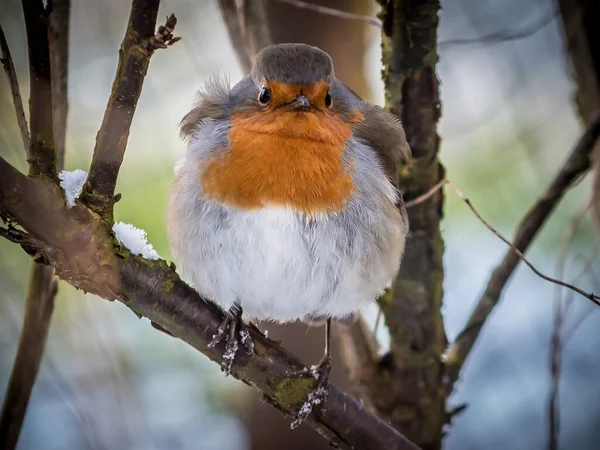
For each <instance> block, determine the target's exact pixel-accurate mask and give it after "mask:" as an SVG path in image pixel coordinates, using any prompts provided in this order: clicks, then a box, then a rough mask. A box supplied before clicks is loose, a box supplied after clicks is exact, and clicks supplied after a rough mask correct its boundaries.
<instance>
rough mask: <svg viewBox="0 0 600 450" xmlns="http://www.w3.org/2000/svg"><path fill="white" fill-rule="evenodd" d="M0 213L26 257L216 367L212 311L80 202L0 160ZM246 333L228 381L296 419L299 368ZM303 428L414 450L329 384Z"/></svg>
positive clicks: (301, 388)
mask: <svg viewBox="0 0 600 450" xmlns="http://www.w3.org/2000/svg"><path fill="white" fill-rule="evenodd" d="M0 214H1V215H2V216H3V217H5V218H8V219H10V220H11V221H12V222H14V223H16V224H18V225H20V226H21V227H22V228H23V230H24V232H20V231H18V230H13V231H12V232H11V231H10V230H6V229H4V231H3V232H2V233H0V235H3V236H4V237H7V238H9V239H10V240H12V241H14V242H17V243H19V244H20V245H22V246H23V247H24V248H26V249H27V250H28V252H29V253H32V252H36V253H38V254H39V255H40V259H41V260H42V261H44V262H46V263H47V264H50V265H52V266H53V267H54V268H55V270H56V273H57V275H58V276H59V277H60V278H62V279H63V280H65V281H67V282H68V283H69V284H71V285H73V286H75V287H77V288H79V289H83V290H85V291H86V292H90V293H93V294H96V295H99V296H101V297H103V298H105V299H108V300H115V299H117V300H119V301H121V302H123V303H124V304H125V305H127V306H128V307H129V308H131V309H132V310H133V311H134V312H136V313H137V314H138V315H140V316H143V317H146V318H148V319H150V320H151V321H152V322H155V323H156V324H158V325H159V326H160V327H161V328H164V329H165V330H167V331H168V332H169V333H171V334H173V335H174V336H176V337H179V338H180V339H182V340H184V341H185V342H187V343H188V344H190V345H192V346H193V347H194V348H196V349H197V350H199V351H200V352H202V353H204V354H205V355H206V356H208V357H209V358H210V359H211V360H213V361H215V362H217V363H220V361H221V360H222V356H223V352H224V346H223V345H218V346H216V347H215V348H210V347H209V346H208V343H209V342H210V341H211V340H212V336H213V335H214V334H215V333H216V332H217V328H218V326H219V324H220V323H221V321H222V318H223V313H222V311H221V310H220V309H219V308H218V306H216V305H215V304H213V303H211V302H208V301H206V300H204V299H202V298H201V297H200V296H199V295H198V293H197V292H196V291H194V290H193V289H192V288H190V287H189V286H188V285H186V284H185V283H183V282H182V281H181V279H180V278H179V276H178V275H177V274H176V273H175V271H174V270H173V269H172V268H171V267H170V266H169V265H168V264H167V262H166V261H163V260H159V261H148V260H145V259H143V258H140V257H138V256H134V255H132V254H131V253H130V252H129V251H128V250H127V249H125V248H123V247H122V246H120V245H119V244H118V243H117V241H116V240H115V238H114V236H113V234H112V232H111V229H110V225H109V224H108V223H107V222H106V221H105V220H104V218H102V217H101V216H99V215H98V214H97V213H95V212H94V211H93V210H91V209H89V208H88V207H87V206H86V205H85V204H84V203H83V202H77V204H76V205H75V207H73V208H71V209H68V208H65V206H64V198H63V196H62V193H61V190H60V188H59V187H58V186H57V185H56V184H55V183H52V182H49V181H47V180H42V179H36V178H29V177H26V176H24V175H23V174H21V173H19V172H18V171H17V170H16V169H14V168H13V167H12V166H10V164H8V163H7V162H6V161H5V160H4V159H2V158H0ZM251 333H252V338H253V339H254V343H255V354H254V355H252V356H247V355H246V354H244V353H238V355H237V356H236V360H235V362H234V364H233V369H232V375H233V376H234V377H235V378H237V379H240V380H242V381H243V382H244V383H246V384H248V385H249V386H252V387H255V388H256V389H258V390H259V391H261V392H262V393H263V395H264V396H265V397H266V398H267V399H268V400H269V402H270V403H272V404H275V405H276V406H277V409H279V410H280V411H282V412H284V413H286V414H289V415H294V414H296V413H297V411H298V408H299V407H301V406H302V404H303V402H304V401H305V400H306V398H307V396H308V394H309V392H310V391H311V390H312V389H313V387H314V386H313V383H314V380H309V381H307V380H305V379H289V378H286V377H285V374H286V373H287V372H290V371H294V370H298V369H301V368H303V367H304V366H303V364H302V363H301V362H300V361H299V360H298V359H297V358H296V357H295V356H293V355H292V354H290V353H289V352H287V351H286V350H285V349H284V348H282V347H281V346H280V345H278V344H277V343H275V342H273V341H271V340H269V339H267V338H265V337H263V336H261V335H260V334H259V333H256V332H254V331H253V330H251ZM307 423H308V424H309V425H310V426H312V427H313V428H315V429H316V430H317V431H319V432H320V433H321V434H323V435H324V436H325V437H326V438H327V439H329V440H330V441H332V442H334V443H336V444H338V445H342V446H345V447H349V448H356V449H362V450H370V449H372V450H375V449H377V450H379V449H382V448H385V449H412V450H414V449H417V448H418V447H416V446H415V445H414V444H412V443H411V442H410V441H408V440H407V439H406V438H405V437H404V436H402V435H401V434H400V433H399V432H398V431H396V430H395V429H394V428H392V427H391V426H390V425H388V424H387V423H386V422H384V421H383V420H381V419H379V418H378V417H377V416H375V415H374V414H373V413H371V412H370V411H368V410H367V409H366V408H365V407H364V406H363V405H362V404H361V403H359V402H357V401H356V400H355V399H353V398H352V397H350V396H349V395H348V394H346V393H344V392H343V391H341V390H340V389H339V388H338V387H336V386H333V385H332V386H331V387H330V393H329V395H328V397H327V402H326V403H325V408H324V412H322V411H319V412H316V411H315V412H313V414H311V416H309V418H308V419H307Z"/></svg>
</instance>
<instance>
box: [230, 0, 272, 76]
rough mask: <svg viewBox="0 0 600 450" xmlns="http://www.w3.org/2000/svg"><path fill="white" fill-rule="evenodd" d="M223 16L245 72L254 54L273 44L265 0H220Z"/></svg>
mask: <svg viewBox="0 0 600 450" xmlns="http://www.w3.org/2000/svg"><path fill="white" fill-rule="evenodd" d="M219 6H220V9H221V16H222V17H223V21H224V22H225V26H226V27H227V32H228V34H229V39H230V40H231V44H232V45H233V49H234V50H235V53H236V55H237V58H238V61H239V63H240V65H241V66H242V70H243V71H244V73H245V74H247V73H249V72H250V70H251V69H252V64H253V63H254V55H256V53H258V52H259V51H260V50H261V49H263V48H265V47H267V46H268V45H270V44H271V42H272V41H271V36H270V32H269V23H268V20H267V16H266V12H265V7H264V2H263V0H240V1H236V0H219Z"/></svg>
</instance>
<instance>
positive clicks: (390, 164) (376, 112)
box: [354, 102, 410, 181]
mask: <svg viewBox="0 0 600 450" xmlns="http://www.w3.org/2000/svg"><path fill="white" fill-rule="evenodd" d="M364 105H365V106H364V108H363V110H362V113H363V120H362V122H361V123H359V124H357V125H356V126H355V128H354V135H355V136H356V137H357V138H359V139H362V140H365V141H367V143H368V144H369V146H370V147H371V148H372V149H373V150H375V152H377V154H378V155H379V157H380V159H381V162H382V164H383V166H384V168H385V170H386V173H387V174H388V176H389V177H390V178H391V179H392V180H394V181H395V180H396V173H397V168H396V166H397V165H398V163H400V162H403V161H407V160H408V159H409V158H410V146H409V145H408V142H407V140H406V134H405V133H404V128H402V124H401V123H400V119H399V118H398V117H396V116H395V115H394V114H391V113H389V112H387V111H386V110H384V109H383V108H381V107H380V106H375V105H371V104H369V103H367V102H365V103H364Z"/></svg>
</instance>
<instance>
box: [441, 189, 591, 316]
mask: <svg viewBox="0 0 600 450" xmlns="http://www.w3.org/2000/svg"><path fill="white" fill-rule="evenodd" d="M446 184H448V185H449V186H451V187H452V189H454V192H456V195H458V196H459V197H460V198H461V199H462V200H463V201H464V202H465V203H466V204H467V206H468V207H469V208H470V209H471V211H473V214H475V215H476V216H477V218H478V219H479V221H480V222H481V223H483V224H484V225H485V226H486V227H487V228H488V229H489V230H490V231H491V232H492V233H494V234H495V235H496V236H498V237H499V238H500V239H501V240H502V241H504V243H506V244H508V246H509V247H510V248H511V249H512V251H513V252H514V253H515V254H516V255H517V256H518V257H519V258H521V259H522V260H523V262H524V263H525V264H527V265H528V266H529V268H530V269H531V270H533V272H534V273H535V274H536V275H537V276H539V277H540V278H543V279H544V280H546V281H549V282H551V283H554V284H557V285H559V286H563V287H566V288H569V289H571V290H572V291H575V292H577V293H578V294H580V295H582V296H584V297H586V298H587V299H589V300H591V301H592V302H594V303H595V304H596V305H598V306H600V302H599V301H598V300H599V299H600V296H598V295H596V294H594V293H591V292H586V291H584V290H583V289H580V288H578V287H576V286H573V285H572V284H569V283H567V282H565V281H561V280H557V279H556V278H552V277H549V276H548V275H545V274H543V273H542V272H540V271H539V270H538V269H537V268H536V267H535V266H534V265H533V264H532V263H531V261H529V260H528V259H527V257H526V256H525V255H524V254H523V253H522V252H521V251H520V250H519V249H518V248H517V247H516V246H515V245H514V244H513V243H511V242H510V241H509V240H508V239H507V238H506V237H504V236H503V235H502V234H501V233H500V232H499V231H498V230H496V229H495V228H494V227H492V226H491V225H490V224H489V223H488V222H487V221H486V220H485V219H484V218H483V217H481V215H480V214H479V212H478V211H477V210H476V209H475V207H474V206H473V204H472V203H471V201H470V200H469V199H468V198H466V197H465V196H464V194H463V193H462V192H461V191H460V190H459V189H458V188H457V187H456V185H455V184H454V183H452V181H449V180H447V181H446Z"/></svg>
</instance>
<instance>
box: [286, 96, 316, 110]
mask: <svg viewBox="0 0 600 450" xmlns="http://www.w3.org/2000/svg"><path fill="white" fill-rule="evenodd" d="M287 106H288V109H290V110H291V111H310V110H311V109H312V105H311V104H310V100H309V99H308V98H306V97H305V96H304V95H299V96H298V97H296V98H295V99H294V100H292V101H291V102H290V103H288V104H287Z"/></svg>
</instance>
